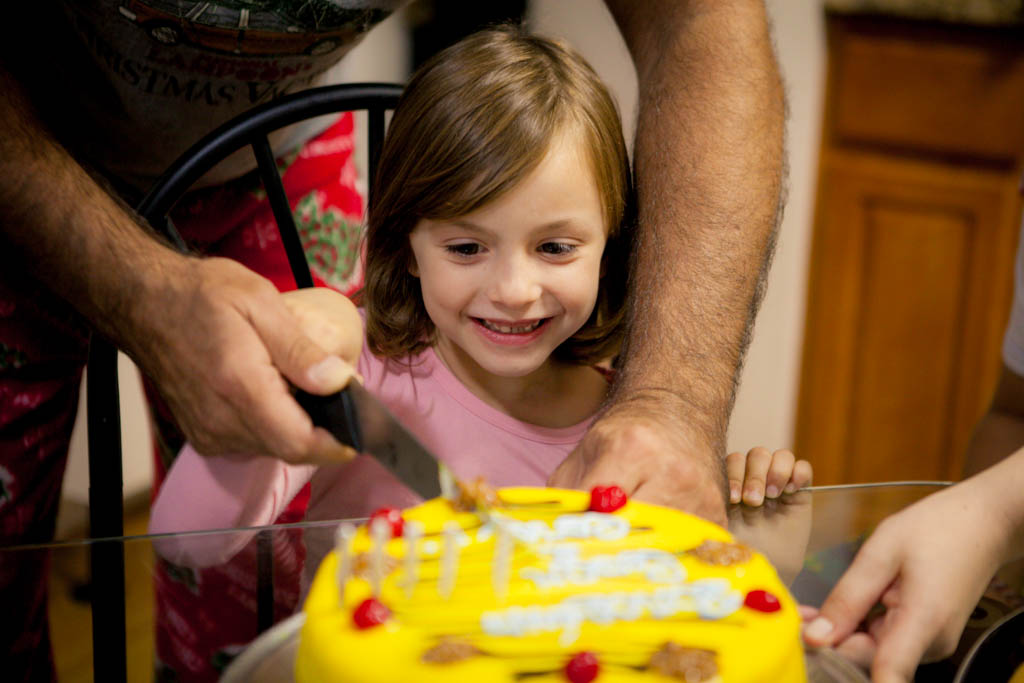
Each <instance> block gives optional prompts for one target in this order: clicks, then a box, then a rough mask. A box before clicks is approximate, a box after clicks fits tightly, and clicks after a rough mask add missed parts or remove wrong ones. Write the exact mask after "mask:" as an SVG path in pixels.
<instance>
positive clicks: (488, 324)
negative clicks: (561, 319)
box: [470, 318, 551, 346]
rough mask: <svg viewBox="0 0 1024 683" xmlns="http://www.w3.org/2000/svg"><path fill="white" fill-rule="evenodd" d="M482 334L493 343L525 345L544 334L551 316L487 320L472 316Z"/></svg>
mask: <svg viewBox="0 0 1024 683" xmlns="http://www.w3.org/2000/svg"><path fill="white" fill-rule="evenodd" d="M470 320H472V321H473V322H474V323H475V324H476V329H477V331H479V332H480V335H481V336H482V337H483V338H484V339H486V340H488V341H489V342H491V343H492V344H501V345H503V346H524V345H526V344H529V343H531V342H533V341H534V340H535V339H537V338H538V337H540V336H541V335H542V334H544V332H545V330H546V329H547V323H548V322H550V321H551V318H540V319H537V320H515V321H507V320H487V319H485V318H470Z"/></svg>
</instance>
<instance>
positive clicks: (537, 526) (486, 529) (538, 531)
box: [476, 512, 629, 543]
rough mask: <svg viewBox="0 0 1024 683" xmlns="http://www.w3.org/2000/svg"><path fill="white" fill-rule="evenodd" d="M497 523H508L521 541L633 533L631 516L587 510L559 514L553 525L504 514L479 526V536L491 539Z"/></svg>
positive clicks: (605, 537) (609, 537) (611, 537)
mask: <svg viewBox="0 0 1024 683" xmlns="http://www.w3.org/2000/svg"><path fill="white" fill-rule="evenodd" d="M492 516H494V517H497V515H492ZM495 524H501V525H502V526H504V527H505V528H506V529H508V532H509V533H510V534H512V537H513V538H515V539H516V540H517V541H519V542H521V543H544V542H549V543H550V542H554V541H566V540H573V539H588V538H594V539H598V540H601V541H615V540H618V539H620V538H624V537H625V536H626V535H627V534H629V520H628V519H625V518H624V517H620V516H618V515H609V514H605V513H603V512H584V513H581V514H573V515H561V516H559V517H556V518H555V520H554V521H553V522H552V523H551V525H550V526H548V524H547V523H546V522H544V521H541V520H539V519H532V520H528V521H522V520H518V519H512V518H510V517H500V518H499V519H493V520H488V521H487V523H486V524H484V525H483V526H481V527H480V529H478V530H477V534H476V537H477V540H478V541H484V540H487V539H489V538H490V537H491V536H492V535H493V534H494V525H495Z"/></svg>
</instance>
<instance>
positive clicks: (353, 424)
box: [295, 389, 363, 453]
mask: <svg viewBox="0 0 1024 683" xmlns="http://www.w3.org/2000/svg"><path fill="white" fill-rule="evenodd" d="M295 400H296V401H298V402H299V405H300V406H302V407H303V409H304V410H305V411H306V412H307V413H309V416H310V418H312V419H313V424H314V425H316V426H317V427H323V428H324V429H326V430H327V431H329V432H330V433H331V434H333V435H334V438H336V439H337V440H338V441H340V442H341V443H343V444H345V445H346V446H351V447H352V448H354V449H356V451H358V452H360V453H362V452H363V434H362V431H361V430H360V429H359V415H358V413H357V412H356V406H355V403H354V402H353V401H352V395H351V394H349V391H348V389H342V390H341V391H340V392H339V393H337V394H329V395H327V396H318V395H316V394H310V393H308V392H306V391H303V390H302V389H299V390H298V391H297V392H295Z"/></svg>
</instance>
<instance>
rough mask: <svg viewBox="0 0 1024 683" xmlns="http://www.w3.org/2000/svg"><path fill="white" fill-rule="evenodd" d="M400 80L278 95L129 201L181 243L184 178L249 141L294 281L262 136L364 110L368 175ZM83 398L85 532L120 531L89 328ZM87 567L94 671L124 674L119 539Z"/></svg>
mask: <svg viewBox="0 0 1024 683" xmlns="http://www.w3.org/2000/svg"><path fill="white" fill-rule="evenodd" d="M401 91H402V87H401V86H399V85H392V84H385V83H366V84H350V85H336V86H325V87H320V88H313V89H310V90H306V91H304V92H300V93H296V94H294V95H289V96H285V97H283V98H281V99H279V100H276V101H275V102H272V103H269V104H266V105H262V106H259V107H256V108H254V109H252V110H250V111H249V112H247V113H245V114H242V115H241V116H239V117H237V118H235V119H233V120H231V121H228V122H227V123H225V124H224V125H222V126H221V127H219V128H218V129H216V130H214V131H213V132H211V133H210V134H209V135H207V136H206V137H205V138H203V139H202V140H200V141H199V142H197V143H196V144H195V145H193V146H192V147H191V148H190V149H189V150H188V151H187V152H185V153H184V154H183V155H182V156H181V157H180V158H179V159H178V160H177V161H176V162H175V163H174V164H172V165H171V166H170V168H168V170H167V171H166V172H165V173H164V174H163V175H162V176H161V177H160V179H159V180H158V181H157V182H156V183H155V185H154V186H153V187H152V188H151V189H150V191H149V193H148V194H147V195H146V196H145V197H144V198H143V200H142V201H141V202H140V203H139V205H138V206H137V210H138V212H139V214H141V216H142V217H143V218H144V219H145V220H147V221H148V222H149V223H150V225H152V226H153V228H155V229H156V230H157V231H159V232H160V233H162V234H163V235H164V236H165V237H167V238H168V239H169V240H171V242H172V243H173V244H174V245H175V246H176V247H177V248H178V249H180V250H182V251H187V250H188V249H189V247H188V245H186V244H185V243H184V241H183V240H182V238H181V237H180V235H179V234H178V232H177V231H176V230H175V228H174V226H173V224H172V222H171V219H170V217H169V215H168V214H169V213H170V211H171V209H172V208H173V207H174V205H175V204H176V203H177V202H178V201H179V200H180V199H181V198H182V196H183V195H185V193H186V192H187V191H188V190H189V188H190V187H191V186H192V185H193V184H194V183H195V182H196V181H197V180H198V179H199V178H200V177H202V176H203V175H204V174H205V173H206V172H207V171H209V170H210V169H211V168H213V167H214V166H215V165H216V164H217V163H218V162H220V161H221V160H223V159H224V158H226V157H227V156H229V155H230V154H232V153H234V152H236V151H238V150H240V149H242V148H244V147H251V148H252V151H253V154H254V155H255V158H256V162H257V167H258V173H259V176H260V179H261V181H262V183H263V187H264V189H265V190H266V193H267V197H268V200H269V202H270V206H271V209H272V211H273V214H274V218H275V220H276V222H277V225H278V229H279V231H280V233H281V240H282V243H283V245H284V248H285V251H286V253H287V255H288V262H289V264H290V266H291V270H292V273H293V275H294V277H295V282H296V284H297V285H298V286H299V287H311V286H312V285H313V278H312V275H311V274H310V271H309V266H308V265H307V263H306V257H305V254H304V253H303V249H302V243H301V240H300V237H299V233H298V230H297V229H296V227H295V221H294V219H293V217H292V212H291V209H290V207H289V205H288V198H287V196H286V195H285V191H284V185H283V183H282V180H281V175H280V172H279V171H278V168H277V163H276V162H275V159H274V154H273V152H272V150H271V147H270V142H269V139H268V136H269V134H270V133H271V132H273V131H275V130H278V129H280V128H283V127H285V126H287V125H290V124H292V123H297V122H299V121H303V120H306V119H309V118H313V117H317V116H322V115H326V114H332V113H340V112H345V111H364V110H365V111H366V112H367V124H368V125H367V128H368V130H367V138H368V140H367V143H368V147H367V150H368V154H367V159H368V167H369V177H370V178H373V176H374V173H375V170H376V162H377V159H378V157H379V154H380V149H381V144H382V142H383V140H384V129H385V116H386V113H387V111H388V110H392V109H394V107H395V104H396V103H397V102H398V98H399V96H400V95H401ZM88 376H89V381H88V388H87V395H86V402H87V408H88V418H87V419H88V427H89V440H88V448H89V517H90V520H89V521H90V534H91V536H92V537H93V538H96V539H101V538H118V537H120V536H122V535H123V533H124V526H123V517H124V509H123V504H122V499H123V481H122V476H121V425H120V403H119V399H118V379H117V349H116V348H115V347H114V346H113V345H112V344H111V343H110V342H109V341H107V340H105V339H103V338H101V337H99V336H98V335H94V336H93V339H92V342H91V344H90V348H89V361H88ZM269 549H270V545H269V537H268V536H263V537H260V545H259V551H258V556H259V567H258V576H259V578H260V581H259V586H258V589H257V593H258V610H257V611H258V615H257V620H258V622H259V624H258V625H259V628H260V630H263V629H265V628H267V627H269V626H270V624H271V623H272V620H273V577H272V570H271V566H272V565H271V563H270V550H269ZM90 565H91V573H92V592H91V595H92V603H93V604H92V627H93V667H94V677H95V680H97V681H124V680H125V679H126V675H127V674H126V664H125V662H126V648H125V573H124V570H125V565H124V548H123V544H122V543H121V542H120V541H98V542H95V543H93V544H92V548H91V553H90Z"/></svg>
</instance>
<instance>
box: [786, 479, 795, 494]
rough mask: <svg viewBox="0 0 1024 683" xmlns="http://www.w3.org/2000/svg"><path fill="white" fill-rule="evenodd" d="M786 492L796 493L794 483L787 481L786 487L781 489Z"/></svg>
mask: <svg viewBox="0 0 1024 683" xmlns="http://www.w3.org/2000/svg"><path fill="white" fill-rule="evenodd" d="M783 490H784V491H785V492H786V493H796V484H794V483H793V482H789V483H788V484H786V488H785V489H783Z"/></svg>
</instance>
